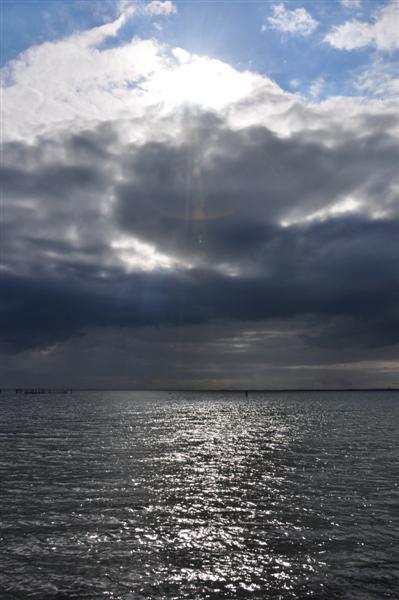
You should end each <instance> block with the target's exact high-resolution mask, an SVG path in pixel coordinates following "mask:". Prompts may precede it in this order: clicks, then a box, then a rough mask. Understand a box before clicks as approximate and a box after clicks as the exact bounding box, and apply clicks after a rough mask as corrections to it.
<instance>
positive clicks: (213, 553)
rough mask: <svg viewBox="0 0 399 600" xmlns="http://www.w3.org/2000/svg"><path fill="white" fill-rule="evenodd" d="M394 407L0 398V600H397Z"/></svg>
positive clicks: (373, 400) (379, 396) (319, 398)
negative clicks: (302, 599) (26, 599)
mask: <svg viewBox="0 0 399 600" xmlns="http://www.w3.org/2000/svg"><path fill="white" fill-rule="evenodd" d="M398 431H399V394H395V393H394V392H392V393H391V392H381V393H379V392H368V393H357V392H356V393H355V392H353V393H289V394H285V393H279V394H262V393H259V394H253V395H252V397H251V396H250V398H249V399H248V400H246V399H245V398H244V397H243V394H187V393H175V394H171V393H138V392H136V393H132V392H123V393H110V392H103V393H99V392H89V393H87V392H85V393H74V394H72V395H68V396H62V395H60V396H55V395H52V396H50V395H46V396H21V395H18V396H16V395H14V394H8V395H7V394H5V393H4V392H3V394H2V395H1V396H0V475H1V489H0V507H1V517H0V518H1V534H0V537H1V539H0V598H1V599H2V600H8V599H14V598H16V599H17V598H18V599H19V598H21V599H25V598H35V599H38V600H46V599H49V600H50V599H58V600H61V599H62V600H67V599H82V600H86V599H97V598H99V599H102V598H112V599H121V600H122V599H124V600H128V599H131V600H141V599H148V600H149V599H167V600H172V599H176V600H184V599H187V600H197V599H198V600H199V599H201V600H202V599H208V598H209V599H213V600H216V599H224V598H230V599H241V598H254V599H262V600H266V599H277V598H281V599H284V600H285V599H289V598H308V597H313V598H315V599H317V600H319V599H330V598H331V599H335V598H336V599H339V600H343V599H352V598H353V599H359V600H367V599H376V600H381V599H382V598H399V494H398V490H399V487H398V485H399V465H398V459H399V450H398V441H399V436H398Z"/></svg>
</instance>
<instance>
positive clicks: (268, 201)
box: [116, 123, 398, 259]
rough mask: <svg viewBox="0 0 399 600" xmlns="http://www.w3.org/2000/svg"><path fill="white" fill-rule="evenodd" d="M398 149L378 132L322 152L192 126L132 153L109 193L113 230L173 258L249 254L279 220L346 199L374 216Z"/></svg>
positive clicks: (217, 127)
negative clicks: (202, 250) (361, 202)
mask: <svg viewBox="0 0 399 600" xmlns="http://www.w3.org/2000/svg"><path fill="white" fill-rule="evenodd" d="M397 158H398V157H397V143H396V140H394V138H392V137H391V136H390V135H387V134H375V133H373V134H371V135H367V136H365V137H362V138H361V139H352V140H347V139H345V140H344V142H343V143H338V144H336V145H335V146H334V147H327V146H325V145H324V144H323V139H322V138H321V139H319V141H318V142H317V143H316V142H314V141H307V140H306V139H304V138H303V136H302V135H296V136H291V137H290V138H289V139H288V138H287V139H285V138H278V137H277V136H276V135H274V134H273V133H271V132H270V131H269V130H267V129H266V128H263V127H252V128H247V129H244V130H240V131H231V130H229V129H227V128H226V127H224V126H223V125H222V124H220V123H219V124H216V123H213V124H212V126H210V127H207V126H204V125H200V126H198V127H193V128H191V129H190V130H189V131H188V133H187V135H186V138H185V139H184V140H183V141H180V142H178V143H166V142H151V143H148V144H144V145H141V146H139V147H137V146H131V147H130V148H129V150H128V152H126V153H125V157H124V160H123V162H122V165H123V168H122V173H123V175H124V182H123V183H122V184H120V185H118V186H117V190H116V193H117V197H118V203H117V207H116V216H117V219H118V223H119V225H120V227H121V228H122V229H124V230H126V231H129V232H131V233H133V234H134V235H138V236H140V237H141V238H142V239H146V240H151V241H152V242H153V243H155V244H156V245H157V246H158V247H159V248H162V249H163V250H164V251H167V252H172V253H177V254H179V253H184V254H187V253H189V254H195V253H197V252H198V243H197V241H198V239H202V238H204V236H205V237H206V250H207V252H208V253H209V254H210V255H211V256H212V258H213V255H214V254H215V258H217V259H218V258H220V259H226V258H228V257H231V256H232V255H233V256H235V257H237V255H240V254H242V251H243V250H246V249H248V251H249V252H250V251H251V246H253V244H256V242H257V241H261V240H262V238H263V239H264V238H265V237H266V236H267V227H268V224H270V223H276V222H278V221H281V220H282V219H293V218H294V219H295V218H301V217H303V216H304V215H306V214H309V213H311V212H314V211H317V210H320V209H323V208H326V207H328V206H330V205H332V204H333V203H334V202H337V201H339V200H342V199H345V197H347V196H350V195H353V194H355V195H360V196H361V197H362V198H365V199H366V204H368V207H366V210H367V208H368V209H369V210H370V209H373V208H374V209H375V208H376V207H377V206H378V207H379V208H380V209H381V208H383V207H384V206H387V205H389V204H390V203H391V202H392V199H393V189H392V183H393V182H394V181H395V179H397V167H398V160H397Z"/></svg>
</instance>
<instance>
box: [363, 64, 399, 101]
mask: <svg viewBox="0 0 399 600" xmlns="http://www.w3.org/2000/svg"><path fill="white" fill-rule="evenodd" d="M354 84H355V88H356V89H357V90H359V91H360V92H362V93H364V92H366V93H367V94H370V95H374V96H383V97H386V96H394V97H397V95H398V94H399V77H398V69H397V63H396V62H394V63H388V62H385V61H383V60H382V59H381V58H375V59H374V61H373V62H372V63H371V64H369V65H367V66H366V67H363V68H362V69H361V70H360V71H359V72H358V73H357V75H356V77H355V82H354Z"/></svg>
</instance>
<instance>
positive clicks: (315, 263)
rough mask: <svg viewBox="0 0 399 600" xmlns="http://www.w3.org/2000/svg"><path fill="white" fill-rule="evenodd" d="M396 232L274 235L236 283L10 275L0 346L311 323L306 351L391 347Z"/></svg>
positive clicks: (179, 276) (180, 274)
mask: <svg viewBox="0 0 399 600" xmlns="http://www.w3.org/2000/svg"><path fill="white" fill-rule="evenodd" d="M398 233H399V227H398V223H393V222H383V221H367V220H364V219H335V220H331V221H330V222H326V223H323V224H317V225H312V226H308V227H306V228H305V227H303V226H297V227H292V228H287V229H285V230H283V232H282V231H281V230H280V229H279V228H277V227H276V228H275V237H274V238H273V236H272V234H271V232H270V230H269V242H268V247H267V248H266V250H265V251H264V252H263V253H262V254H260V256H259V263H258V271H257V272H256V273H253V274H251V275H241V276H237V277H231V276H228V275H226V274H223V273H221V272H220V271H215V270H213V269H211V268H207V269H189V270H176V271H169V272H168V271H164V272H156V271H154V272H148V273H132V274H130V275H129V274H125V273H122V272H121V271H117V270H116V269H115V270H114V271H109V272H108V275H107V277H106V278H103V277H101V276H99V275H98V273H97V272H96V271H95V270H94V269H91V268H90V267H88V266H84V265H83V266H82V268H81V269H80V270H79V269H78V268H77V267H76V266H75V271H74V276H72V275H71V276H70V277H64V278H57V279H55V278H51V277H49V276H47V277H46V278H43V279H37V278H32V277H30V278H27V277H24V278H21V277H16V276H11V275H9V276H6V277H4V278H3V295H2V301H1V321H0V323H1V329H2V331H3V340H4V341H5V342H6V344H7V345H9V346H13V347H14V349H15V350H18V349H23V348H26V347H29V346H35V345H39V346H40V345H46V344H50V343H53V342H57V341H59V340H60V339H66V338H68V337H70V336H73V335H76V334H83V333H85V332H88V331H90V330H91V329H94V328H99V327H100V328H101V327H115V326H119V327H137V326H144V325H162V324H174V325H186V324H190V323H207V322H209V321H212V320H220V319H225V320H239V321H251V320H254V321H255V320H258V321H259V320H267V319H276V318H280V319H281V318H286V319H291V318H293V317H296V316H298V315H302V316H309V315H315V316H317V317H319V318H320V317H323V318H324V319H325V322H324V323H323V321H322V322H319V323H318V329H317V332H318V333H313V334H309V335H308V339H309V341H310V342H311V343H315V344H320V343H321V342H320V339H324V342H323V343H324V344H339V343H341V342H342V341H343V340H345V339H346V340H347V341H350V343H351V344H352V345H356V343H359V341H360V340H361V343H362V344H366V345H377V346H378V345H384V344H391V343H395V342H396V341H397V340H398V333H399V332H398V330H397V328H396V327H395V321H396V318H397V314H396V313H397V311H396V307H397V302H396V301H397V294H398V280H397V266H398V265H397V260H396V258H395V255H394V253H393V252H392V250H393V249H394V248H395V244H396V241H397V236H398ZM66 266H68V265H65V264H64V268H65V267H66ZM323 328H324V330H325V331H324V332H323ZM329 329H331V330H332V331H330V332H329V333H328V336H325V335H324V334H325V333H327V332H328V330H329ZM320 332H321V333H320Z"/></svg>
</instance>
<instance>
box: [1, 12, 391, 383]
mask: <svg viewBox="0 0 399 600" xmlns="http://www.w3.org/2000/svg"><path fill="white" fill-rule="evenodd" d="M2 11H3V12H2V20H3V23H2V27H3V36H2V60H3V63H2V71H1V76H2V100H3V103H2V137H1V140H2V162H1V192H2V194H1V212H2V218H1V221H2V223H1V263H2V265H1V281H2V293H1V298H0V327H1V331H2V337H1V356H0V361H1V367H0V372H1V380H0V384H1V385H2V386H3V387H6V386H12V387H14V386H36V385H40V386H41V385H43V386H45V385H50V386H60V385H68V386H73V387H100V388H101V387H105V388H129V387H133V388H143V387H158V388H233V389H234V388H241V389H245V388H295V387H299V388H335V387H383V386H395V385H398V384H399V376H398V372H399V371H398V355H399V354H398V349H399V326H398V299H399V297H398V291H399V285H398V284H399V279H398V274H399V246H398V239H399V238H398V233H399V227H398V223H399V219H398V187H399V182H398V159H399V146H398V108H399V105H398V93H399V78H398V66H399V64H398V56H399V51H398V47H399V35H398V29H399V4H398V3H396V2H386V1H381V2H379V1H377V0H373V1H372V2H371V1H368V0H336V1H334V0H331V1H329V2H320V1H310V0H309V1H306V0H304V1H303V2H302V1H300V0H298V1H287V2H247V1H246V2H232V1H230V2H228V1H226V2H212V1H210V2H188V1H185V2H171V1H165V2H160V1H153V2H147V3H145V2H124V1H114V0H105V1H101V2H96V1H80V0H76V1H75V2H72V1H67V2H63V1H61V0H60V1H58V2H53V1H41V0H39V1H33V0H32V1H28V0H26V1H18V2H11V1H9V2H8V1H7V0H5V1H4V2H3V5H2Z"/></svg>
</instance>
